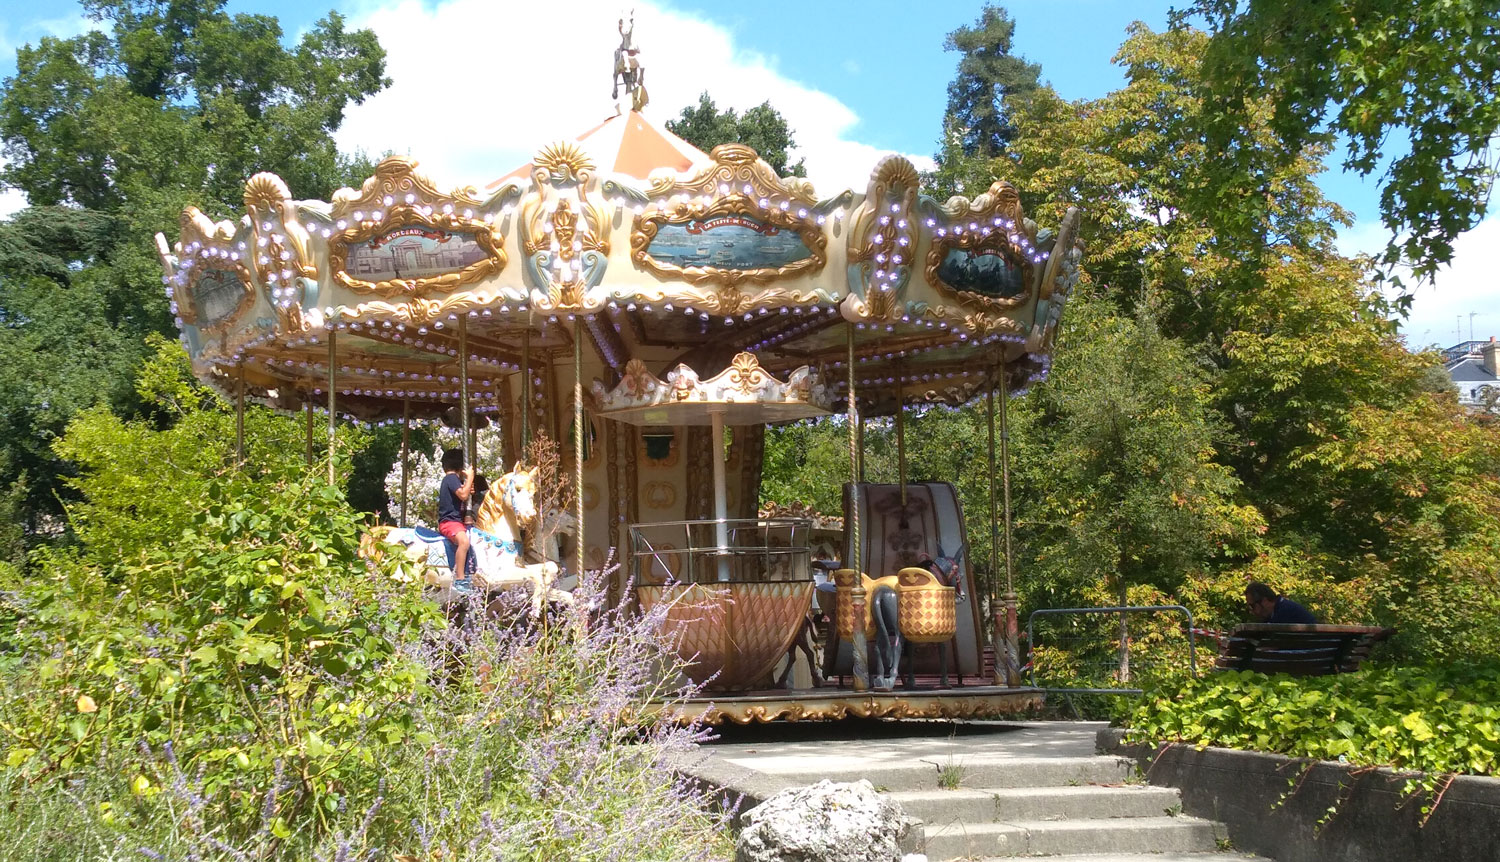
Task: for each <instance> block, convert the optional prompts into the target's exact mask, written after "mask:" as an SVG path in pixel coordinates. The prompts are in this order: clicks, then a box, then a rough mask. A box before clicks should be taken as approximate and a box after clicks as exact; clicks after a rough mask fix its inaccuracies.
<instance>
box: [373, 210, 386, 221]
mask: <svg viewBox="0 0 1500 862" xmlns="http://www.w3.org/2000/svg"><path fill="white" fill-rule="evenodd" d="M371 218H373V219H375V220H376V221H381V220H383V219H384V218H385V213H383V212H381V211H380V210H376V211H375V214H374V215H373V216H371Z"/></svg>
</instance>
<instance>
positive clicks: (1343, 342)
mask: <svg viewBox="0 0 1500 862" xmlns="http://www.w3.org/2000/svg"><path fill="white" fill-rule="evenodd" d="M1213 50H1215V49H1214V47H1213V41H1212V39H1211V37H1210V36H1209V35H1208V34H1205V33H1202V32H1198V31H1194V30H1191V29H1189V28H1186V27H1178V28H1174V29H1171V30H1168V31H1166V32H1162V33H1157V32H1153V31H1151V30H1149V29H1146V28H1144V27H1142V26H1140V25H1136V26H1135V27H1133V28H1132V29H1131V31H1130V33H1129V38H1128V39H1127V40H1126V42H1125V44H1124V45H1122V46H1121V49H1120V52H1119V54H1118V56H1117V58H1116V60H1117V62H1119V63H1120V64H1121V65H1122V66H1123V67H1124V69H1125V74H1126V85H1125V86H1124V87H1123V88H1121V89H1119V90H1117V91H1115V92H1113V93H1110V94H1108V95H1106V96H1104V97H1102V98H1098V99H1089V100H1081V101H1076V102H1069V101H1066V100H1063V99H1061V98H1059V97H1058V96H1057V95H1056V94H1055V93H1054V92H1052V91H1051V90H1050V89H1049V88H1041V89H1039V90H1037V91H1035V92H1033V93H1031V94H1030V95H1028V96H1025V97H1016V98H1012V99H1010V100H1009V101H1008V102H1007V107H1008V109H1009V111H1010V116H1011V118H1012V122H1013V123H1014V125H1015V127H1016V135H1015V137H1014V138H1013V139H1012V140H1011V142H1010V144H1009V149H1008V150H1007V152H1006V153H1005V154H1003V155H1002V156H1000V157H998V158H990V159H984V158H974V159H967V160H966V159H964V158H963V157H960V158H959V159H957V160H956V161H955V163H954V164H953V165H952V167H953V170H954V171H955V172H958V175H961V176H971V177H978V178H981V179H983V180H988V179H989V178H991V177H993V178H1003V179H1007V180H1009V181H1011V182H1013V183H1014V184H1016V185H1017V186H1018V188H1019V189H1020V190H1021V193H1022V196H1023V199H1024V200H1025V201H1026V202H1027V205H1028V209H1029V210H1030V211H1031V212H1033V213H1035V214H1036V218H1037V220H1038V221H1039V222H1041V223H1043V224H1046V223H1048V222H1055V221H1056V220H1057V219H1058V218H1060V217H1061V215H1062V211H1063V208H1065V207H1067V206H1070V205H1079V206H1080V208H1081V209H1082V211H1083V213H1084V217H1085V221H1084V224H1083V226H1082V232H1083V238H1084V244H1085V249H1086V258H1085V261H1084V265H1083V273H1084V283H1083V284H1081V285H1080V286H1079V288H1077V293H1076V295H1077V296H1078V297H1079V298H1080V299H1082V300H1083V301H1082V302H1081V303H1079V304H1077V305H1074V306H1071V307H1070V308H1069V310H1068V313H1067V314H1066V315H1064V319H1063V330H1062V332H1061V333H1060V335H1059V338H1058V346H1057V355H1056V365H1055V366H1054V368H1053V374H1052V377H1051V379H1049V380H1048V381H1047V382H1045V383H1043V384H1040V385H1038V386H1037V387H1034V388H1033V390H1032V394H1031V396H1029V397H1028V398H1027V399H1024V400H1020V401H1017V402H1015V405H1016V406H1015V409H1013V410H1012V414H1011V415H1012V423H1013V436H1012V444H1013V445H1012V453H1013V457H1014V459H1015V463H1016V464H1017V465H1018V475H1017V482H1016V483H1015V492H1016V493H1015V497H1016V512H1017V522H1018V524H1017V565H1018V571H1019V574H1018V583H1019V584H1020V585H1021V590H1022V593H1023V595H1024V596H1025V597H1026V599H1027V600H1028V601H1030V602H1037V603H1041V604H1052V605H1054V606H1056V605H1060V604H1061V605H1074V604H1080V603H1081V604H1097V603H1099V602H1101V601H1111V600H1118V598H1119V596H1118V591H1117V590H1116V589H1110V588H1108V587H1109V586H1110V585H1111V584H1113V585H1115V586H1118V585H1119V584H1122V583H1125V584H1129V583H1135V584H1138V585H1140V589H1141V590H1142V592H1137V591H1136V590H1135V589H1134V588H1132V590H1131V591H1130V596H1131V597H1132V600H1136V599H1144V598H1150V599H1153V600H1157V599H1167V598H1171V599H1175V600H1177V601H1182V602H1184V603H1186V604H1188V606H1189V607H1191V608H1192V609H1193V610H1194V612H1195V613H1197V614H1199V615H1200V617H1203V618H1206V620H1207V621H1208V622H1209V623H1210V624H1215V623H1218V624H1230V623H1233V622H1236V621H1239V620H1241V619H1243V616H1242V614H1243V611H1242V602H1241V599H1240V591H1241V590H1242V588H1243V585H1244V584H1245V582H1246V581H1247V580H1250V579H1255V580H1263V581H1267V582H1270V583H1272V584H1273V585H1274V586H1277V587H1278V588H1280V589H1282V590H1283V591H1286V592H1290V593H1293V594H1295V595H1297V596H1298V597H1299V598H1301V599H1303V600H1305V601H1308V602H1309V603H1310V604H1312V605H1313V606H1314V609H1315V610H1316V611H1317V612H1318V613H1320V614H1321V615H1322V616H1323V617H1324V618H1325V619H1331V620H1335V621H1341V622H1344V621H1347V622H1355V621H1371V622H1375V621H1379V622H1383V623H1386V624H1393V625H1395V626H1396V627H1397V628H1398V629H1400V630H1401V635H1400V636H1398V639H1397V641H1396V642H1395V645H1394V649H1395V650H1396V651H1397V652H1401V653H1404V654H1405V655H1408V656H1423V657H1426V658H1429V659H1444V660H1445V659H1448V658H1451V657H1454V656H1458V655H1463V654H1474V653H1478V654H1495V653H1496V652H1497V651H1500V626H1496V625H1495V624H1494V622H1493V621H1494V619H1495V618H1496V614H1495V612H1496V609H1497V606H1500V589H1497V584H1496V579H1495V574H1494V573H1495V572H1496V571H1500V542H1497V539H1500V511H1496V510H1495V509H1493V508H1492V507H1491V506H1490V505H1489V504H1488V501H1489V500H1490V499H1492V498H1493V494H1492V490H1491V489H1492V488H1493V485H1494V483H1495V482H1496V481H1497V477H1500V459H1497V457H1496V455H1497V453H1500V450H1497V446H1500V436H1497V435H1496V431H1495V428H1494V427H1493V426H1492V425H1491V424H1490V423H1486V422H1484V421H1476V420H1475V419H1474V418H1473V417H1471V416H1469V415H1467V414H1465V413H1464V411H1463V410H1462V409H1461V408H1460V407H1459V406H1458V405H1457V403H1456V401H1455V399H1454V398H1453V396H1452V394H1451V393H1450V392H1449V391H1447V388H1446V387H1436V388H1435V386H1434V383H1433V381H1434V371H1435V368H1436V363H1435V359H1434V358H1433V357H1431V356H1427V355H1419V354H1412V353H1410V352H1408V351H1407V350H1406V349H1405V347H1404V346H1403V345H1402V344H1401V342H1400V341H1399V339H1397V338H1396V337H1395V336H1394V334H1393V332H1392V327H1391V325H1390V323H1389V321H1388V320H1387V317H1386V311H1387V308H1386V307H1385V306H1384V304H1383V302H1382V301H1381V300H1380V298H1379V296H1378V294H1377V293H1376V292H1375V290H1374V285H1373V282H1372V273H1371V272H1370V270H1368V269H1367V268H1366V267H1365V265H1364V264H1362V263H1361V262H1359V261H1355V260H1350V259H1347V258H1344V257H1342V256H1340V255H1339V254H1338V253H1337V251H1336V249H1335V248H1334V246H1333V239H1334V235H1335V230H1336V228H1337V227H1338V226H1339V225H1340V224H1342V223H1345V222H1346V221H1347V216H1346V214H1345V213H1344V212H1343V210H1342V209H1341V208H1339V207H1338V206H1337V204H1335V203H1334V202H1332V201H1329V200H1328V199H1327V198H1325V197H1324V196H1323V195H1322V193H1321V192H1320V191H1319V189H1318V186H1317V182H1316V181H1317V175H1318V173H1319V172H1320V171H1321V170H1322V165H1323V156H1324V155H1326V153H1327V152H1328V142H1327V141H1326V140H1324V139H1320V138H1316V137H1313V138H1301V139H1299V138H1297V137H1296V136H1287V135H1284V134H1283V133H1282V132H1281V130H1280V129H1279V128H1278V126H1277V124H1276V123H1275V121H1274V110H1273V106H1272V104H1271V97H1270V96H1269V95H1264V96H1262V97H1261V98H1260V99H1259V100H1254V101H1247V102H1246V114H1245V115H1244V116H1243V117H1241V119H1240V127H1239V128H1238V131H1237V133H1236V134H1237V138H1236V140H1237V142H1238V144H1237V145H1238V146H1239V147H1240V148H1241V149H1240V151H1238V152H1237V153H1236V154H1235V155H1234V157H1233V158H1225V157H1224V154H1223V153H1221V152H1220V151H1219V150H1218V149H1217V148H1216V145H1215V143H1214V139H1213V138H1212V137H1211V136H1210V134H1209V130H1210V129H1211V127H1212V126H1213V125H1214V124H1215V123H1216V122H1218V120H1219V119H1221V118H1219V117H1217V115H1216V112H1218V111H1220V110H1221V109H1220V107H1219V106H1218V104H1217V103H1216V102H1215V100H1214V99H1212V98H1209V97H1208V96H1206V95H1205V93H1206V92H1207V91H1206V87H1205V83H1204V76H1205V74H1206V73H1205V66H1204V64H1205V58H1206V56H1208V54H1209V53H1210V52H1211V51H1213ZM946 169H947V166H945V170H946ZM1143 304H1144V305H1147V306H1149V307H1150V309H1151V319H1152V321H1153V322H1154V323H1153V326H1154V329H1153V328H1152V327H1144V326H1143V325H1142V322H1141V321H1140V320H1139V318H1138V317H1137V315H1138V313H1139V309H1140V308H1141V307H1142V306H1143ZM1153 331H1154V332H1155V334H1154V335H1152V334H1151V333H1152V332H1153ZM1148 345H1154V346H1150V347H1148ZM1145 356H1150V357H1151V358H1152V359H1151V361H1150V362H1138V361H1136V359H1137V358H1140V357H1145ZM1140 375H1143V376H1140ZM1172 380H1177V381H1179V382H1178V383H1176V384H1173V385H1170V386H1169V385H1166V382H1167V381H1172ZM1187 381H1196V383H1191V384H1189V383H1188V382H1187ZM1190 393H1191V397H1187V396H1188V395H1189V394H1190ZM1115 417H1118V419H1115ZM1126 417H1128V419H1127V418H1126ZM1106 420H1113V421H1106ZM1157 421H1161V422H1163V424H1162V425H1161V426H1156V425H1154V424H1153V423H1155V422H1157ZM980 427H982V426H980ZM1137 428H1140V429H1155V430H1154V431H1151V432H1149V433H1145V432H1143V433H1142V434H1141V435H1140V436H1132V435H1133V434H1134V432H1135V431H1136V429H1137ZM1117 430H1118V432H1119V433H1115V432H1116V431H1117ZM1126 432H1129V433H1126ZM1183 435H1187V436H1183ZM1131 441H1135V442H1133V443H1132V442H1131ZM1166 441H1171V443H1170V445H1163V446H1162V447H1161V448H1160V449H1157V448H1155V447H1156V444H1157V443H1158V442H1162V443H1164V444H1166ZM1205 441H1207V442H1205ZM1189 456H1191V457H1189ZM1143 459H1144V460H1143ZM957 469H959V470H961V469H962V467H959V468H957ZM950 475H961V474H959V473H954V474H950ZM1153 476H1154V477H1155V481H1149V480H1148V479H1147V477H1153ZM1172 477H1193V480H1192V483H1191V484H1189V483H1187V482H1186V481H1184V480H1183V479H1181V478H1172ZM1183 488H1191V489H1192V490H1193V492H1194V494H1195V495H1196V496H1195V497H1194V496H1183V494H1182V491H1181V489H1183ZM1135 493H1141V494H1145V495H1146V496H1144V497H1141V498H1135V497H1133V496H1132V495H1133V494H1135ZM1194 499H1196V502H1191V503H1190V502H1189V501H1192V500H1194ZM1106 501H1107V502H1106ZM1185 503H1187V505H1184V504H1185ZM965 506H966V511H967V514H968V515H969V517H970V520H971V524H970V533H971V535H978V534H981V533H982V532H983V531H984V530H985V528H984V527H983V526H979V525H976V524H975V514H976V513H975V511H974V509H973V508H972V507H973V502H972V501H970V500H969V499H966V500H965ZM980 511H981V512H982V511H983V510H980ZM1116 511H1119V512H1121V513H1122V515H1115V512H1116ZM1194 519H1196V520H1194ZM980 524H981V525H982V521H981V522H980ZM1111 525H1114V527H1115V529H1113V530H1111V528H1110V527H1111ZM1132 549H1137V550H1132ZM1435 608H1441V609H1442V611H1441V612H1434V609H1435Z"/></svg>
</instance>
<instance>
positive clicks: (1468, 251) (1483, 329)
mask: <svg viewBox="0 0 1500 862" xmlns="http://www.w3.org/2000/svg"><path fill="white" fill-rule="evenodd" d="M1389 238H1390V233H1389V231H1387V230H1386V229H1385V227H1384V226H1382V225H1381V224H1379V223H1378V222H1375V223H1369V222H1365V223H1360V224H1356V225H1355V226H1354V227H1353V228H1351V229H1349V230H1348V231H1345V232H1344V233H1343V234H1341V235H1340V236H1339V249H1340V250H1341V251H1343V252H1344V253H1345V254H1356V253H1364V254H1375V253H1377V252H1379V251H1381V250H1382V249H1384V248H1385V245H1386V242H1387V240H1388V239H1389ZM1407 282H1408V284H1410V282H1411V280H1410V279H1409V278H1408V279H1407ZM1471 314H1472V315H1473V317H1472V319H1471V318H1470V315H1471ZM1471 326H1472V332H1473V336H1474V338H1477V339H1481V340H1483V339H1487V338H1489V337H1490V336H1491V335H1496V336H1500V217H1496V216H1492V217H1490V218H1487V219H1485V220H1484V221H1482V222H1480V223H1479V224H1478V225H1477V226H1476V227H1475V228H1474V229H1473V230H1470V231H1468V232H1467V233H1464V234H1461V235H1459V237H1458V238H1457V239H1456V240H1454V242H1453V262H1452V263H1450V264H1449V265H1448V266H1445V267H1443V268H1442V269H1440V270H1438V273H1437V275H1436V277H1435V278H1434V279H1433V281H1432V282H1431V283H1429V284H1421V285H1418V286H1417V288H1416V290H1415V291H1414V292H1413V295H1412V304H1411V314H1410V315H1409V316H1408V317H1407V319H1406V320H1405V321H1404V322H1402V324H1401V332H1402V333H1403V334H1404V335H1405V336H1406V340H1407V344H1408V345H1410V346H1411V347H1412V349H1419V348H1422V347H1427V346H1429V345H1433V344H1436V345H1438V346H1440V347H1447V346H1449V345H1452V344H1456V343H1458V342H1460V341H1467V340H1468V339H1469V334H1470V332H1471Z"/></svg>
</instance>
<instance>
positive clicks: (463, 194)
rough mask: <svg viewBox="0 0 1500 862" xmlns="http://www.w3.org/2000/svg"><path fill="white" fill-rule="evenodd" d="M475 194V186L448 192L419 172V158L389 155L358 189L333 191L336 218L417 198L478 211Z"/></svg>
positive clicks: (405, 202)
mask: <svg viewBox="0 0 1500 862" xmlns="http://www.w3.org/2000/svg"><path fill="white" fill-rule="evenodd" d="M408 194H410V195H412V198H413V199H412V200H411V201H407V200H406V196H407V195H408ZM474 194H475V191H474V187H473V186H462V187H460V188H457V189H454V190H453V191H451V192H448V193H446V194H445V193H444V192H441V191H439V190H438V188H437V186H435V185H433V184H432V180H430V179H428V178H427V176H426V175H425V174H419V173H417V161H416V159H410V158H407V157H405V156H387V157H386V158H384V159H381V160H380V163H379V164H377V165H376V166H375V173H374V174H372V175H371V176H370V177H368V178H367V179H366V180H365V181H364V183H363V184H362V185H361V186H360V188H359V189H358V190H355V189H349V188H343V189H339V190H338V191H336V192H334V193H333V201H332V204H333V218H334V219H335V220H338V219H349V218H350V217H351V216H352V215H353V213H354V211H355V210H370V209H379V208H381V207H389V206H394V205H396V204H415V203H417V202H418V200H425V201H427V202H433V201H446V202H448V203H451V204H453V205H454V206H455V207H461V206H462V207H471V208H473V210H474V211H475V212H478V211H479V208H480V206H481V204H480V201H479V199H478V198H476V197H474ZM388 195H389V196H390V197H391V202H390V203H389V204H387V203H386V202H385V198H386V196H388Z"/></svg>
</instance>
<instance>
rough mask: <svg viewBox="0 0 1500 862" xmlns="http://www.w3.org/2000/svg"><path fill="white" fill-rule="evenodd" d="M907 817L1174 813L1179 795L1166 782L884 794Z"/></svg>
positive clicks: (931, 820) (982, 819)
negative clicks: (1109, 785) (1163, 785)
mask: <svg viewBox="0 0 1500 862" xmlns="http://www.w3.org/2000/svg"><path fill="white" fill-rule="evenodd" d="M887 795H888V796H890V797H891V798H892V799H894V800H896V801H897V802H899V803H901V807H902V808H903V809H904V810H905V811H906V813H907V814H909V815H911V816H912V817H920V818H922V820H923V822H925V823H927V824H929V825H940V824H944V823H953V822H955V821H962V822H965V823H993V822H995V821H1005V822H1014V821H1017V820H1087V819H1094V818H1109V817H1161V816H1162V815H1164V814H1168V813H1173V812H1172V809H1174V808H1176V807H1177V806H1178V805H1180V804H1181V802H1182V797H1181V796H1180V795H1179V794H1178V793H1177V791H1176V790H1175V789H1173V788H1170V787H1150V786H1148V785H1139V784H1138V785H1120V786H1114V787H1105V786H1100V785H1097V784H1084V785H1079V786H1074V787H1068V786H1063V787H977V788H969V787H958V788H956V789H954V790H900V791H895V792H893V793H889V794H887Z"/></svg>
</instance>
